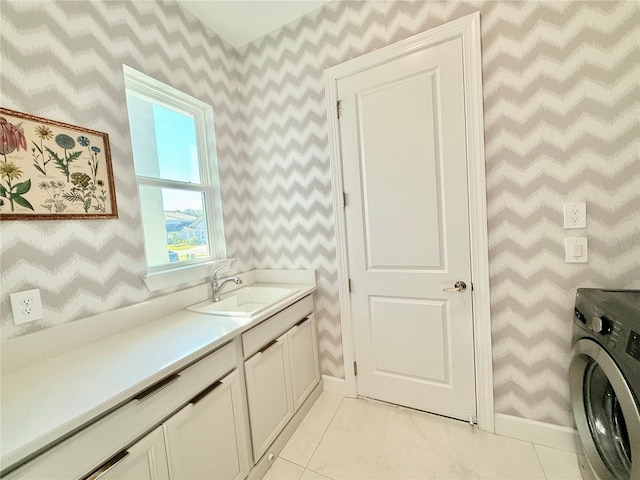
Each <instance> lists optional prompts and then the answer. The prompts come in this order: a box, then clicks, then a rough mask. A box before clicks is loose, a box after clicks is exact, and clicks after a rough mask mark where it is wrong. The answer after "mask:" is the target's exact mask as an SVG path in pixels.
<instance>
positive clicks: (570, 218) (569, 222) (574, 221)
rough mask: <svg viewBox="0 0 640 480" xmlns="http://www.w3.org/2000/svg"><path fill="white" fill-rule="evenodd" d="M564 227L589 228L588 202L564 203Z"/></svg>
mask: <svg viewBox="0 0 640 480" xmlns="http://www.w3.org/2000/svg"><path fill="white" fill-rule="evenodd" d="M564 228H587V204H586V203H585V202H573V203H565V204H564Z"/></svg>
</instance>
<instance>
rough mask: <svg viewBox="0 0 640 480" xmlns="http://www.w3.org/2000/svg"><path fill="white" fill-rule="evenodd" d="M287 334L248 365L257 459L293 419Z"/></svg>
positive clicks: (267, 346) (246, 368) (253, 434)
mask: <svg viewBox="0 0 640 480" xmlns="http://www.w3.org/2000/svg"><path fill="white" fill-rule="evenodd" d="M287 347H288V345H287V335H286V334H285V335H283V336H281V337H280V338H278V339H277V340H273V341H272V342H270V343H268V344H267V345H266V346H265V347H263V348H262V349H261V350H260V351H259V352H258V353H256V354H255V355H254V356H253V357H251V358H250V359H249V360H247V361H246V362H245V363H244V370H245V375H246V378H247V397H248V400H249V418H250V423H251V437H252V441H253V453H254V459H255V460H257V459H258V458H260V457H261V456H262V454H263V453H264V452H265V451H266V449H267V448H268V447H269V445H270V444H271V442H272V441H273V440H274V439H275V438H276V437H277V436H278V433H280V431H281V430H282V429H283V428H284V426H285V425H286V424H287V422H288V421H289V419H290V418H291V417H292V416H293V399H292V397H291V375H290V373H289V364H290V362H289V350H288V348H287Z"/></svg>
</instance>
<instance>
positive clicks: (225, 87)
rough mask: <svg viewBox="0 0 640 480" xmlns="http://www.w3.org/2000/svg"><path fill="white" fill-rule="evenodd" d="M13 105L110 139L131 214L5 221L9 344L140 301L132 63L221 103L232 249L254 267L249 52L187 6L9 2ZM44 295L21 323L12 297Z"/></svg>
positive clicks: (8, 71) (6, 46) (122, 206)
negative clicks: (36, 313) (244, 96)
mask: <svg viewBox="0 0 640 480" xmlns="http://www.w3.org/2000/svg"><path fill="white" fill-rule="evenodd" d="M0 14H1V17H2V24H1V30H0V41H1V44H0V48H1V49H2V60H1V63H0V68H1V84H0V90H1V97H0V104H1V105H2V106H4V107H7V108H11V109H14V110H19V111H23V112H29V113H33V114H34V115H38V116H42V117H46V118H51V119H55V120H59V121H63V122H67V123H71V124H75V125H82V126H85V127H88V128H92V129H95V130H99V131H103V132H108V134H109V139H110V144H111V151H112V162H113V170H114V175H115V185H116V195H117V200H118V211H119V218H118V219H117V220H86V221H73V220H65V221H32V222H22V221H5V222H2V224H1V225H0V240H1V254H2V258H1V267H2V268H1V274H0V275H1V277H0V280H1V282H2V297H1V299H2V303H1V304H0V312H1V320H2V338H3V339H6V338H9V337H13V336H16V335H21V334H24V333H28V332H29V331H31V330H34V329H41V328H43V327H46V326H51V325H55V324H58V323H62V322H66V321H70V320H74V319H77V318H82V317H85V316H88V315H90V314H93V313H97V312H102V311H105V310H110V309H113V308H117V307H120V306H123V305H128V304H131V303H136V302H140V301H142V300H145V299H147V298H149V297H150V296H151V295H150V293H149V292H148V290H147V288H146V286H145V285H144V283H143V282H142V280H141V278H140V276H141V275H142V274H143V273H144V271H145V264H144V250H143V244H142V230H141V226H140V218H139V211H138V197H137V189H136V184H135V177H134V170H133V161H132V156H131V140H130V134H129V124H128V118H127V109H126V100H125V95H124V80H123V74H122V64H123V63H124V64H127V65H129V66H131V67H133V68H135V69H137V70H139V71H142V72H144V73H146V74H148V75H151V76H153V77H155V78H157V79H159V80H161V81H163V82H165V83H168V84H170V85H172V86H174V87H176V88H178V89H180V90H183V91H185V92H187V93H189V94H191V95H193V96H195V97H197V98H200V99H201V100H204V101H207V102H209V103H211V104H212V105H213V107H214V111H215V114H216V117H215V123H216V133H217V145H218V157H219V163H220V175H221V179H222V184H223V192H222V196H223V202H224V207H225V209H224V215H225V219H226V220H227V221H226V222H225V223H226V231H225V233H226V236H227V247H228V254H229V255H230V256H235V257H236V258H237V260H236V263H235V264H234V268H235V269H237V270H238V271H243V270H247V269H250V268H251V267H252V262H251V258H250V254H251V243H250V240H249V238H250V225H249V220H250V217H249V213H248V212H249V210H248V203H247V197H246V195H245V191H246V185H245V182H246V179H245V177H246V175H245V172H244V165H243V164H242V162H241V160H240V157H241V155H242V149H241V147H240V145H241V142H242V139H241V134H240V114H239V106H238V93H237V81H238V79H237V68H236V64H237V61H236V57H237V54H236V52H235V51H233V50H232V49H231V48H230V47H228V46H226V44H224V43H223V42H222V41H221V40H220V39H219V38H218V37H217V36H216V35H214V34H213V33H211V32H209V31H208V30H205V29H204V28H203V26H202V25H201V23H200V22H199V21H197V20H196V19H194V18H193V17H192V16H191V15H190V14H186V13H184V12H183V10H182V9H180V8H178V7H177V6H176V5H175V4H161V3H157V2H150V1H143V2H130V1H109V2H89V1H86V2H84V1H83V2H70V1H63V2H49V1H45V2H29V1H25V2H23V1H18V2H13V1H5V0H2V1H0ZM28 288H40V290H41V294H42V301H43V305H44V308H45V312H44V313H45V318H44V319H43V320H41V321H38V322H34V323H33V324H27V325H22V326H20V327H15V326H14V325H13V321H12V315H11V307H10V303H9V296H8V294H9V293H10V292H15V291H19V290H25V289H28Z"/></svg>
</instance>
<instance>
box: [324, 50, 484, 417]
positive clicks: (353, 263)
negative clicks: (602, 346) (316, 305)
mask: <svg viewBox="0 0 640 480" xmlns="http://www.w3.org/2000/svg"><path fill="white" fill-rule="evenodd" d="M463 74H464V68H463V55H462V41H461V39H460V38H454V39H451V40H448V41H445V42H442V43H439V44H437V45H435V46H431V47H429V48H426V49H423V50H419V51H417V52H413V53H409V54H407V55H405V56H403V57H400V58H395V59H394V60H391V61H388V62H387V63H383V64H380V65H378V66H376V67H375V68H370V69H366V70H364V71H362V72H360V73H357V74H354V75H351V76H347V77H344V78H341V79H339V80H338V82H337V93H338V98H339V99H340V108H339V110H340V120H339V125H340V141H341V147H340V148H341V154H342V165H343V182H344V189H345V192H346V202H347V204H346V210H345V223H346V236H347V254H348V265H349V275H350V279H351V285H352V292H351V318H352V328H353V336H354V343H355V358H356V361H357V377H356V379H357V390H358V395H361V396H366V397H372V398H376V399H380V400H384V401H388V402H392V403H396V404H400V405H405V406H409V407H413V408H417V409H420V410H425V411H429V412H433V413H438V414H442V415H446V416H449V417H454V418H459V419H464V420H468V419H469V416H473V417H474V418H475V417H476V387H475V385H476V382H475V366H474V340H473V334H474V329H473V313H472V297H471V266H470V261H471V258H470V240H469V239H470V234H469V232H470V225H469V203H468V188H467V157H466V155H467V153H466V152H467V145H466V138H467V137H466V135H465V99H464V84H463V81H464V79H463ZM457 282H463V283H464V284H466V289H462V288H460V289H455V285H456V283H457ZM458 285H461V283H458Z"/></svg>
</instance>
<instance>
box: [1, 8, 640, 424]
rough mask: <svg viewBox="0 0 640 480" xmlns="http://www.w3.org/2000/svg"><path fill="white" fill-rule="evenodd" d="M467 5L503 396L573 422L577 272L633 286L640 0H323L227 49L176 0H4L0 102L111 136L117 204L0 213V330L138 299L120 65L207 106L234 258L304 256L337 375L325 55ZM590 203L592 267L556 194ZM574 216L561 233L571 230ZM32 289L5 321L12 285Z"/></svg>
mask: <svg viewBox="0 0 640 480" xmlns="http://www.w3.org/2000/svg"><path fill="white" fill-rule="evenodd" d="M477 10H480V12H481V23H482V48H483V77H484V108H485V128H486V132H485V142H486V162H487V200H488V208H489V241H490V252H489V254H490V275H491V296H492V322H493V349H494V374H495V394H496V410H497V411H498V412H502V413H507V414H512V415H517V416H521V417H524V418H530V419H534V420H541V421H547V422H552V423H556V424H560V425H569V424H571V420H570V413H569V401H568V385H567V380H566V376H567V366H568V362H569V350H570V344H569V343H570V328H571V327H570V323H571V306H572V303H573V298H572V297H573V295H574V294H575V289H576V288H577V287H579V286H607V287H620V288H632V287H634V288H640V222H639V220H638V210H639V208H640V198H639V195H640V193H639V192H640V159H639V152H640V84H639V82H640V80H639V78H640V45H639V42H640V7H639V6H638V4H637V3H636V2H602V3H596V2H477V3H476V2H454V1H452V2H422V1H420V2H402V1H397V2H336V3H331V4H328V5H326V6H325V7H323V8H321V9H319V10H316V11H315V12H312V13H311V14H309V15H307V16H305V17H303V18H302V19H300V20H298V21H296V22H293V23H291V24H288V25H286V26H285V27H283V28H281V29H279V30H277V31H275V32H273V33H271V34H269V35H267V36H265V37H263V38H261V39H258V40H256V41H254V42H253V43H251V44H249V45H248V46H246V47H244V48H242V49H240V51H238V52H235V51H233V50H231V49H230V48H229V47H227V46H226V45H225V44H224V43H223V42H221V41H220V40H219V39H218V37H217V36H215V35H214V34H212V33H210V32H208V31H207V30H205V29H204V28H203V27H202V26H201V25H200V24H199V22H198V21H197V20H196V19H194V18H193V17H192V16H190V15H189V14H187V13H184V12H182V10H180V9H179V8H178V7H177V6H176V5H175V4H173V3H171V2H167V3H164V2H163V3H157V2H153V1H139V2H137V1H136V2H130V1H108V2H101V1H96V2H38V3H33V2H26V1H25V2H23V1H16V2H14V1H9V0H1V1H0V15H1V17H2V24H1V25H0V26H1V29H0V41H1V42H2V43H1V44H0V49H1V51H2V58H1V62H0V68H1V72H0V73H1V82H2V83H1V84H0V104H2V106H5V107H8V108H12V109H15V110H20V111H25V112H29V113H33V114H35V115H39V116H44V117H48V118H53V119H56V120H60V121H63V122H67V123H72V124H78V125H82V126H85V127H89V128H93V129H96V130H100V131H106V132H108V133H109V135H110V139H111V147H112V157H113V158H112V160H113V164H114V172H115V177H116V178H115V183H116V189H117V198H118V204H119V211H120V218H119V219H118V220H104V221H59V222H53V221H52V222H44V221H36V222H2V224H0V253H1V255H2V258H1V259H0V262H1V264H0V267H1V268H0V281H1V283H2V287H1V288H2V296H1V298H2V303H1V304H0V321H1V322H2V338H3V339H6V338H9V337H12V336H16V335H21V334H24V333H28V331H30V329H33V328H43V327H46V326H50V325H55V324H58V323H62V322H66V321H71V320H74V319H77V318H80V317H84V316H87V315H90V314H92V313H96V312H102V311H105V310H109V309H113V308H116V307H119V306H122V305H126V304H130V303H135V302H138V301H141V300H144V299H146V298H148V297H149V295H150V294H149V293H148V291H147V290H146V287H145V286H144V284H143V283H142V282H141V280H140V274H141V273H142V272H143V270H144V255H143V248H142V232H141V229H140V222H139V212H138V207H137V195H136V188H135V180H134V178H133V166H132V160H131V147H130V139H129V129H128V123H127V114H126V106H125V100H124V87H123V80H122V70H121V68H122V67H121V64H122V63H126V64H128V65H130V66H132V67H134V68H136V69H138V70H141V71H143V72H145V73H147V74H149V75H151V76H154V77H156V78H158V79H159V80H162V81H164V82H166V83H169V84H171V85H173V86H175V87H177V88H179V89H181V90H184V91H186V92H187V93H190V94H192V95H194V96H196V97H198V98H200V99H202V100H204V101H207V102H210V103H211V104H212V105H213V106H214V111H215V112H216V133H217V140H218V154H219V159H220V169H221V176H222V184H223V192H222V193H223V202H224V214H225V228H226V236H227V244H228V251H229V254H230V255H232V256H235V257H236V259H237V260H236V264H235V265H234V269H236V270H238V271H242V270H247V269H250V268H253V267H256V268H315V269H317V271H318V280H319V285H320V290H319V293H318V314H319V315H318V316H319V320H320V322H319V330H320V347H321V355H322V370H323V372H324V373H327V374H330V375H334V376H337V377H342V376H343V374H344V372H343V365H342V361H343V360H342V340H341V338H340V318H339V310H338V296H337V284H336V265H335V241H334V229H333V208H334V207H333V205H332V202H331V186H330V169H329V152H328V140H327V130H326V121H325V116H326V112H325V106H324V89H323V88H324V87H323V71H324V69H326V68H328V67H330V66H333V65H335V64H338V63H341V62H343V61H345V60H348V59H350V58H354V57H356V56H358V55H361V54H362V53H366V52H369V51H372V50H375V49H377V48H380V47H382V46H385V45H388V44H391V43H394V42H396V41H398V40H401V39H404V38H407V37H409V36H411V35H413V34H415V33H419V32H422V31H424V30H426V29H428V28H431V27H433V26H437V25H440V24H442V23H444V22H447V21H449V20H452V19H455V18H458V17H460V16H463V15H466V14H468V13H471V12H473V11H477ZM565 201H586V202H587V204H588V225H587V227H588V228H587V230H586V235H587V236H588V238H589V242H590V243H589V257H590V261H589V264H587V265H569V264H565V263H564V252H563V242H564V237H565V235H567V231H565V230H564V229H563V228H562V213H561V212H562V204H563V203H564V202H565ZM572 233H573V232H572ZM36 287H37V288H40V289H41V290H42V293H43V302H44V304H45V309H46V310H45V320H44V321H43V322H40V323H38V324H36V325H35V326H34V327H28V328H27V327H19V328H17V327H14V326H13V325H12V321H11V314H10V311H9V305H8V292H12V291H17V290H23V289H26V288H36Z"/></svg>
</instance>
